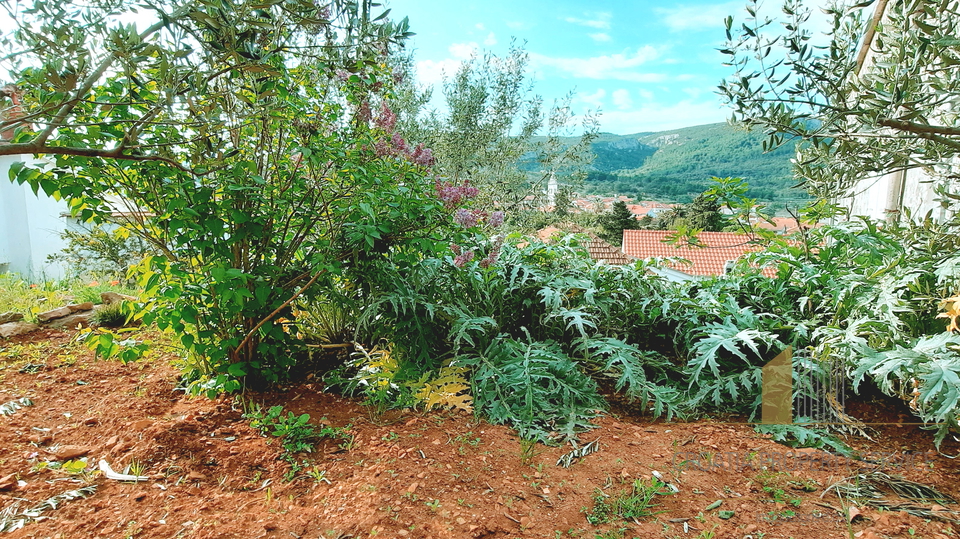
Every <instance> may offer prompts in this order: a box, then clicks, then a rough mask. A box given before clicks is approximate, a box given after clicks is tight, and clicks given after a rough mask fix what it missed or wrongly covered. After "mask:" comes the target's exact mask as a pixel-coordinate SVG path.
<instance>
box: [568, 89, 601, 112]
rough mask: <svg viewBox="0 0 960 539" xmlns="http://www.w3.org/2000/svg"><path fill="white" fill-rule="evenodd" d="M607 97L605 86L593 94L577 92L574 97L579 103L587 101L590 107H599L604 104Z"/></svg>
mask: <svg viewBox="0 0 960 539" xmlns="http://www.w3.org/2000/svg"><path fill="white" fill-rule="evenodd" d="M605 97H607V91H606V90H604V89H603V88H600V89H598V90H597V91H596V92H593V93H592V94H584V93H580V92H577V94H576V95H575V96H574V99H576V101H577V102H578V103H585V104H586V105H588V106H589V108H592V109H599V108H601V107H602V106H603V102H604V98H605Z"/></svg>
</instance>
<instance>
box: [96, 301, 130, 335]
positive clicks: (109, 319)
mask: <svg viewBox="0 0 960 539" xmlns="http://www.w3.org/2000/svg"><path fill="white" fill-rule="evenodd" d="M128 321H129V317H128V316H127V308H126V303H125V302H123V301H121V302H117V303H111V304H109V305H102V306H101V307H100V308H99V309H97V310H95V311H94V312H93V316H91V317H90V323H91V324H92V325H94V326H100V327H105V328H122V327H124V326H125V325H127V322H128Z"/></svg>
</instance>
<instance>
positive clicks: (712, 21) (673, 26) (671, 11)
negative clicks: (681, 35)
mask: <svg viewBox="0 0 960 539" xmlns="http://www.w3.org/2000/svg"><path fill="white" fill-rule="evenodd" d="M742 11H743V2H741V1H740V0H735V1H733V2H727V3H725V4H715V5H707V6H703V5H698V6H688V5H679V6H676V7H673V8H658V9H657V10H656V12H657V13H658V14H659V15H660V16H661V20H662V21H663V23H664V24H665V25H666V26H667V28H669V29H670V30H671V31H673V32H689V31H701V30H712V29H716V30H722V29H723V19H725V18H726V17H727V16H728V15H735V14H738V13H740V12H742Z"/></svg>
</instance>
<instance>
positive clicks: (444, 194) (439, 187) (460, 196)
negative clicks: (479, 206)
mask: <svg viewBox="0 0 960 539" xmlns="http://www.w3.org/2000/svg"><path fill="white" fill-rule="evenodd" d="M431 158H432V156H431ZM433 188H434V190H435V191H436V192H437V198H439V199H440V200H441V201H442V202H443V206H444V207H445V208H447V209H448V210H450V209H453V208H456V207H457V206H459V205H460V203H462V202H465V201H466V200H469V199H471V198H473V197H475V196H477V193H479V190H478V189H477V188H476V187H473V186H471V185H470V182H468V181H465V182H463V185H460V186H457V185H453V184H451V183H450V182H441V181H440V178H437V180H436V181H435V182H434V184H433Z"/></svg>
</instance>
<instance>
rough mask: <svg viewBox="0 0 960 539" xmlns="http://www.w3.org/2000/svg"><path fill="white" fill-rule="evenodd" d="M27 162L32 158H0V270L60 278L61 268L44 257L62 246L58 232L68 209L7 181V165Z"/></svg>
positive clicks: (64, 222)
mask: <svg viewBox="0 0 960 539" xmlns="http://www.w3.org/2000/svg"><path fill="white" fill-rule="evenodd" d="M28 160H32V158H31V157H30V156H24V155H20V156H16V155H5V156H0V271H2V270H4V268H5V269H6V271H9V272H13V273H19V274H20V275H22V276H23V277H24V278H27V279H35V280H41V279H58V278H62V277H63V276H64V268H63V267H62V266H61V265H60V264H55V263H49V262H47V256H48V255H51V254H54V253H57V252H59V251H60V250H61V249H63V248H64V247H65V243H64V242H63V240H62V239H61V238H60V233H61V232H62V231H63V230H64V228H65V227H66V226H67V218H64V217H62V216H61V215H62V214H63V213H65V212H67V211H68V207H67V204H66V203H65V202H62V201H60V202H58V201H56V200H54V199H52V198H50V197H48V196H46V195H45V194H44V193H43V191H40V193H39V195H34V194H33V190H32V189H30V187H29V186H27V185H19V184H16V183H14V182H11V181H10V179H9V178H10V176H9V169H10V166H11V165H12V164H13V163H15V162H17V161H28ZM4 264H6V266H4Z"/></svg>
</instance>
